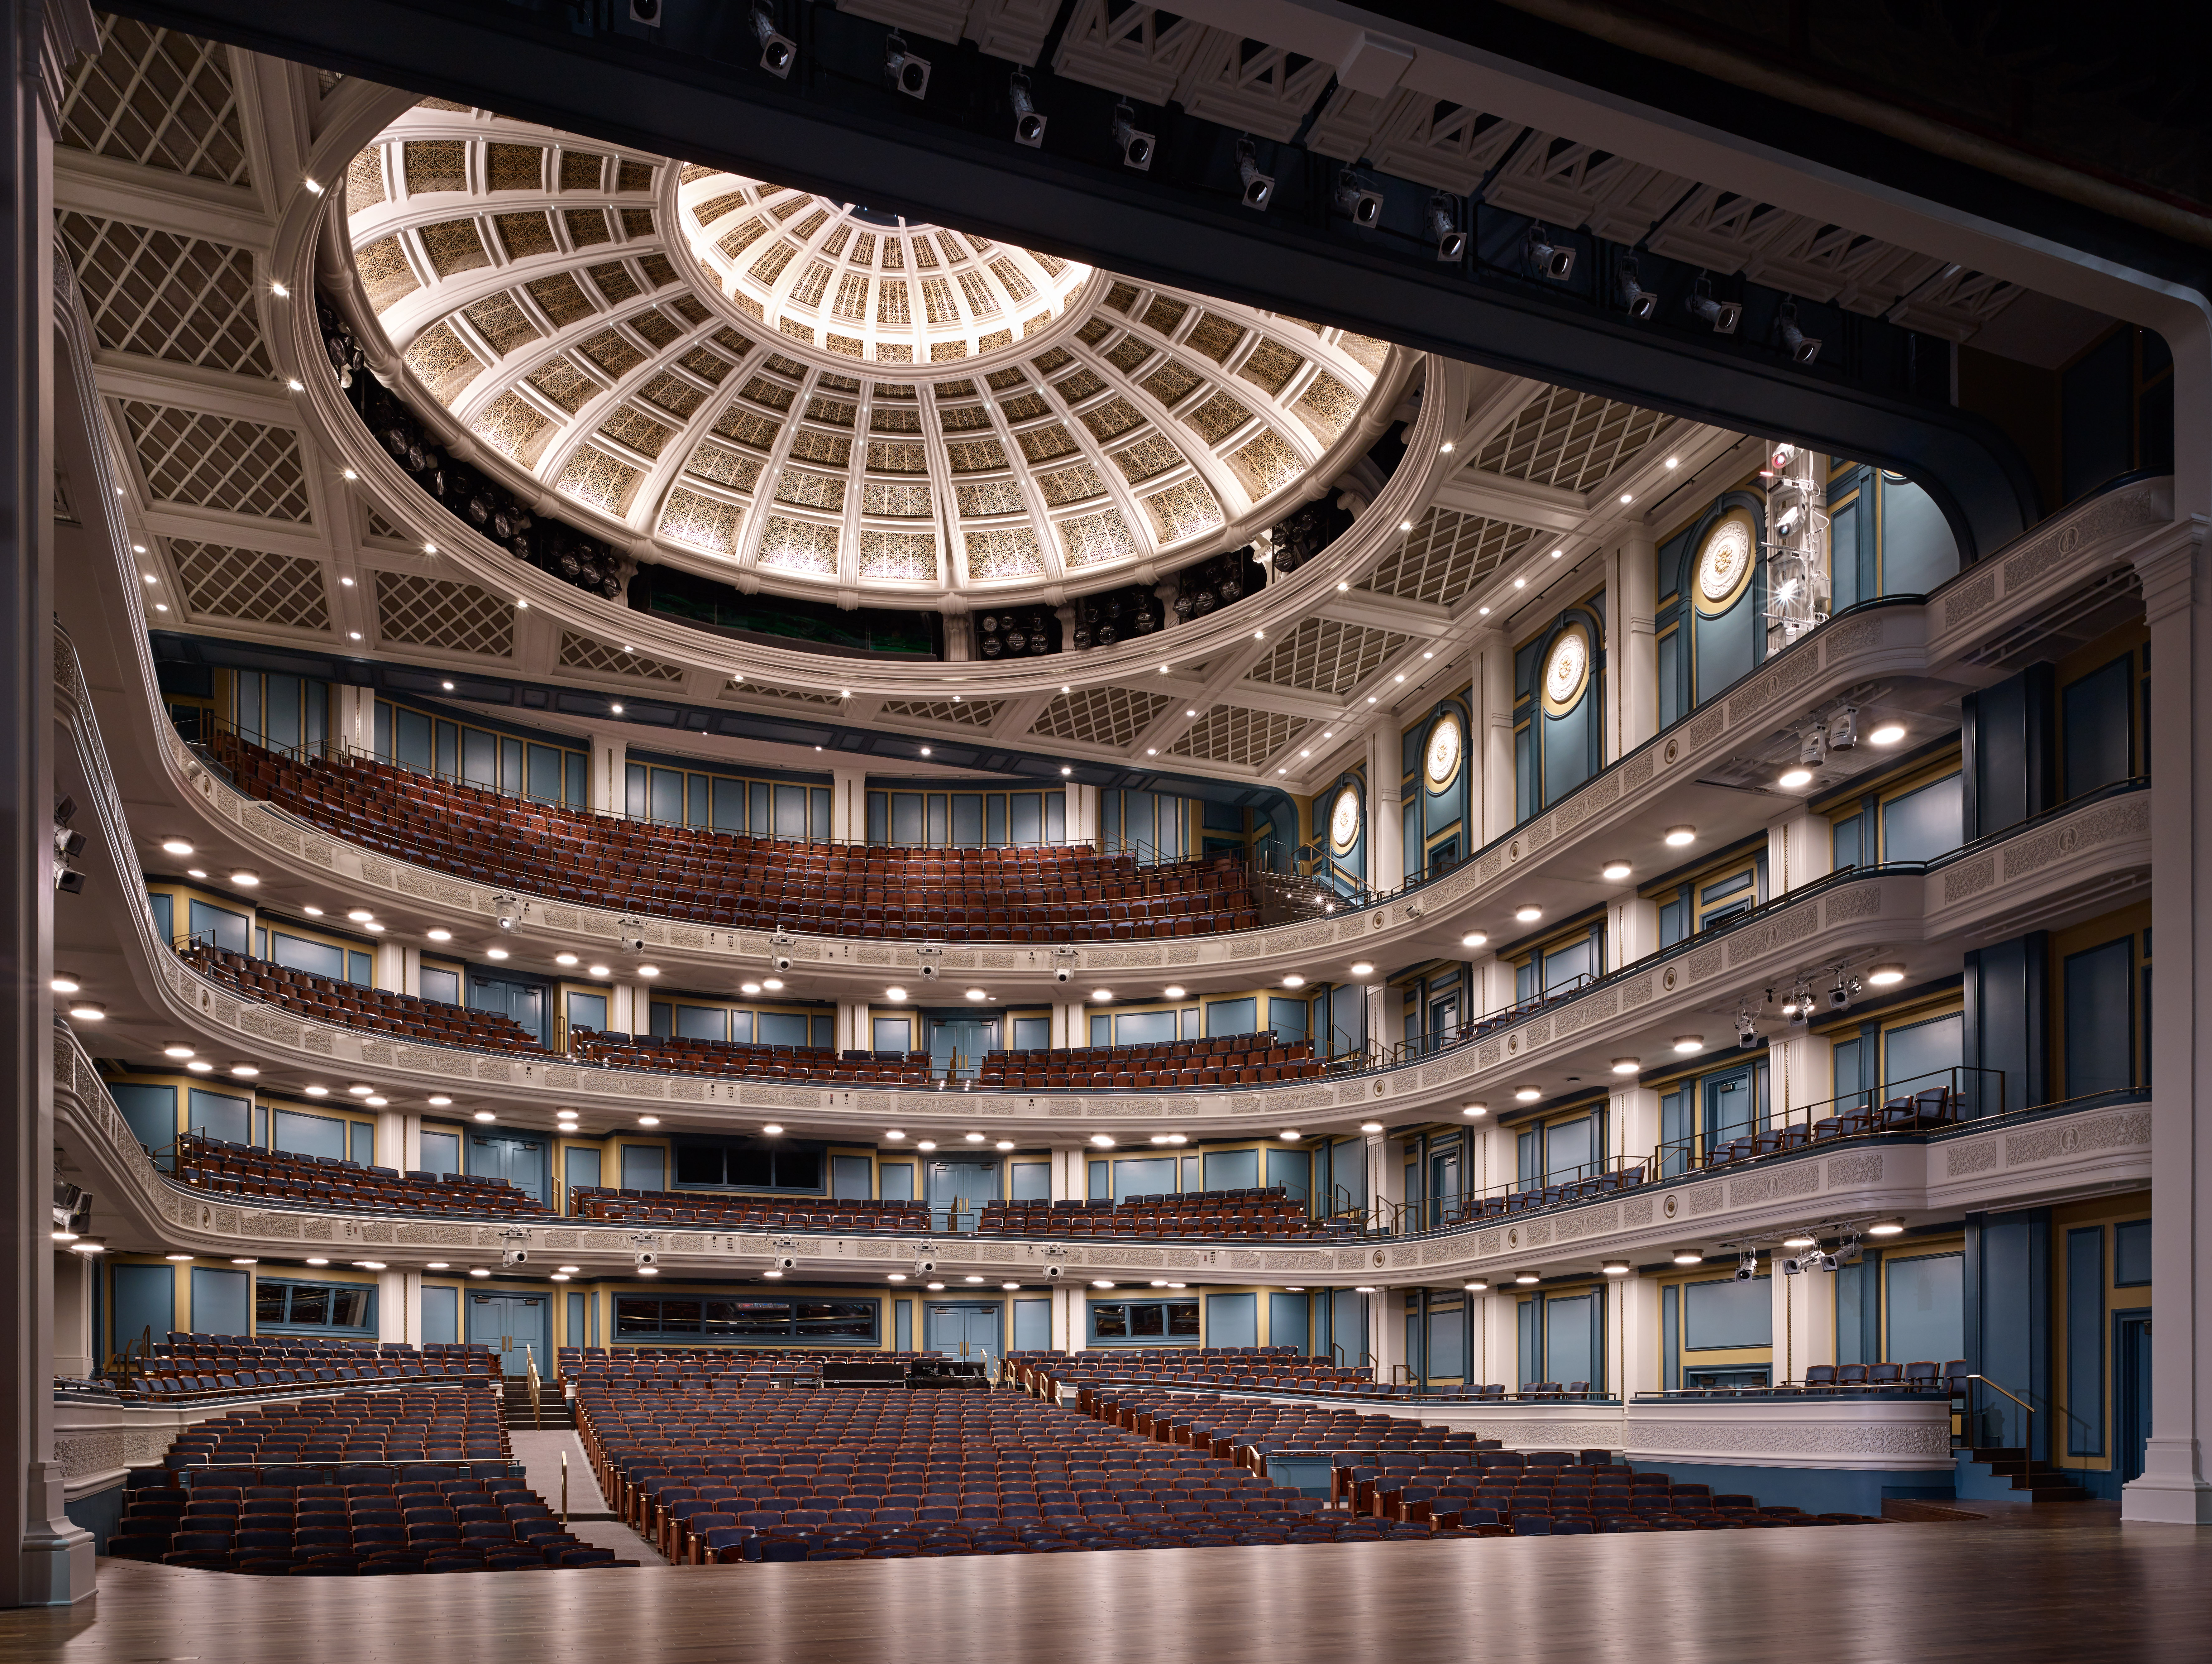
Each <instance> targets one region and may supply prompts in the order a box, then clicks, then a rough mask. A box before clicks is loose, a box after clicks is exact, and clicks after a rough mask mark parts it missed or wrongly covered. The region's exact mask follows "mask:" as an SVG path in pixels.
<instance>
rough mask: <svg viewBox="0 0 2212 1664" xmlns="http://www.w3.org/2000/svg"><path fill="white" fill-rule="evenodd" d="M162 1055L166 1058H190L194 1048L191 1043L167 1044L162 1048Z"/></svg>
mask: <svg viewBox="0 0 2212 1664" xmlns="http://www.w3.org/2000/svg"><path fill="white" fill-rule="evenodd" d="M161 1055H162V1056H163V1057H165V1058H189V1057H191V1055H192V1049H191V1047H190V1046H189V1045H165V1046H163V1047H162V1048H161Z"/></svg>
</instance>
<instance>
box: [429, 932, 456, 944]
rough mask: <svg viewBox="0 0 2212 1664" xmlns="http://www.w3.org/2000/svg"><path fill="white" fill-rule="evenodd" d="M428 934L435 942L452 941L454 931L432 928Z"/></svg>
mask: <svg viewBox="0 0 2212 1664" xmlns="http://www.w3.org/2000/svg"><path fill="white" fill-rule="evenodd" d="M426 934H427V935H428V936H429V938H430V940H431V941H433V942H451V941H452V940H453V932H452V931H451V930H431V931H428V932H427V933H426Z"/></svg>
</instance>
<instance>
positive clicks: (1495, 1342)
mask: <svg viewBox="0 0 2212 1664" xmlns="http://www.w3.org/2000/svg"><path fill="white" fill-rule="evenodd" d="M1482 1303H1483V1336H1484V1340H1483V1344H1484V1345H1487V1346H1488V1347H1489V1349H1490V1361H1489V1363H1488V1366H1487V1368H1488V1373H1487V1374H1485V1375H1484V1376H1483V1381H1485V1383H1489V1382H1492V1381H1495V1382H1497V1383H1498V1384H1499V1385H1500V1386H1502V1387H1504V1388H1505V1390H1506V1391H1507V1392H1509V1393H1510V1392H1514V1391H1516V1389H1518V1387H1520V1385H1521V1320H1520V1304H1521V1301H1520V1297H1519V1295H1517V1294H1516V1291H1515V1289H1514V1287H1513V1271H1512V1268H1511V1267H1510V1266H1509V1267H1507V1268H1506V1269H1505V1270H1504V1271H1500V1272H1499V1273H1498V1275H1497V1276H1495V1277H1492V1279H1491V1283H1490V1293H1489V1295H1487V1296H1486V1298H1485V1299H1484V1301H1483V1302H1482ZM1476 1350H1477V1353H1478V1354H1480V1350H1481V1348H1480V1346H1478V1347H1477V1349H1476ZM1477 1361H1478V1362H1480V1357H1479V1356H1478V1360H1477Z"/></svg>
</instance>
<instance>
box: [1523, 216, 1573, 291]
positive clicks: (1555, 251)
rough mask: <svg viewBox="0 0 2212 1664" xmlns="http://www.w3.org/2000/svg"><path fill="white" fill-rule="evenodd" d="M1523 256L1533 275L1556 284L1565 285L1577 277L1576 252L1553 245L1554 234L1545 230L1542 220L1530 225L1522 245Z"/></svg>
mask: <svg viewBox="0 0 2212 1664" xmlns="http://www.w3.org/2000/svg"><path fill="white" fill-rule="evenodd" d="M1521 256H1522V259H1523V260H1524V261H1525V262H1526V263H1527V264H1528V270H1529V271H1531V272H1532V273H1534V275H1535V276H1537V277H1547V278H1549V279H1550V280H1551V281H1552V282H1553V283H1565V282H1566V280H1567V279H1568V278H1570V277H1573V276H1574V275H1575V251H1574V250H1573V249H1571V248H1562V247H1559V246H1558V245H1557V244H1555V243H1553V241H1552V234H1551V233H1550V232H1548V231H1547V230H1546V229H1544V224H1543V222H1542V221H1541V220H1538V221H1535V222H1532V223H1531V224H1530V225H1529V227H1528V237H1527V238H1526V240H1525V241H1523V242H1522V245H1521Z"/></svg>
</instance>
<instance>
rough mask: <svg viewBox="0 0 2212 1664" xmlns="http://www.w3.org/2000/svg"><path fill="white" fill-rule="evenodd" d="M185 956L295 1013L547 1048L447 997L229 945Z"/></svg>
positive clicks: (482, 1042)
mask: <svg viewBox="0 0 2212 1664" xmlns="http://www.w3.org/2000/svg"><path fill="white" fill-rule="evenodd" d="M185 962H186V963H187V964H189V965H191V967H192V968H193V969H194V970H196V971H197V972H200V974H201V975H203V976H204V977H207V978H210V980H211V981H214V982H217V983H220V984H222V985H223V986H224V987H226V988H229V989H233V990H235V991H237V992H238V993H240V994H243V995H245V996H246V997H248V998H249V999H258V1000H262V1001H264V1002H266V1003H269V1004H270V1005H276V1006H281V1007H282V1008H283V1009H285V1010H287V1011H289V1012H291V1013H292V1014H293V1015H295V1016H300V1017H311V1018H313V1019H315V1020H316V1021H320V1022H329V1023H337V1024H340V1025H342V1026H343V1027H348V1028H374V1029H380V1030H382V1031H383V1032H385V1033H392V1034H398V1035H402V1036H404V1038H406V1039H410V1040H418V1041H420V1042H421V1043H422V1045H446V1046H460V1047H464V1048H466V1049H467V1050H470V1051H525V1052H536V1053H539V1054H541V1055H542V1054H543V1053H544V1050H545V1048H544V1046H542V1045H539V1044H538V1037H537V1036H536V1035H535V1034H532V1033H531V1032H530V1031H529V1030H528V1029H526V1028H525V1027H523V1026H522V1025H521V1024H520V1023H519V1022H517V1021H515V1020H514V1019H513V1018H512V1017H510V1016H508V1015H507V1014H506V1013H505V1012H501V1011H474V1010H471V1009H469V1008H468V1007H466V1006H461V1005H447V1004H446V1003H444V1002H443V1001H442V1000H426V999H418V998H416V997H415V996H414V995H412V994H394V993H392V992H390V991H389V990H386V989H381V988H363V987H362V986H361V985H360V984H357V983H351V982H340V981H339V980H337V978H335V977H319V976H316V975H314V974H313V972H307V971H295V970H294V969H293V968H292V967H291V966H288V965H277V964H275V963H273V962H272V961H270V960H262V959H254V958H252V956H250V955H248V954H234V953H233V952H231V951H230V949H228V948H216V947H212V946H210V945H208V944H206V943H204V942H202V943H195V944H193V945H192V946H190V947H188V948H185Z"/></svg>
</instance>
